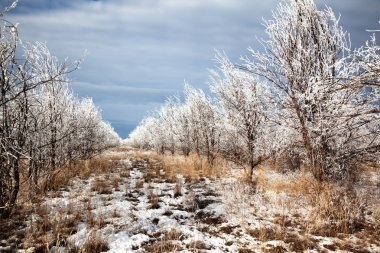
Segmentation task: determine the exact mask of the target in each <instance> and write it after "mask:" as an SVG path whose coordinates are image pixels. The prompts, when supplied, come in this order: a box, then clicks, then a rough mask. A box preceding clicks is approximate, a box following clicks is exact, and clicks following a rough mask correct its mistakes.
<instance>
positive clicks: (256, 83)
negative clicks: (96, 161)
mask: <svg viewBox="0 0 380 253" xmlns="http://www.w3.org/2000/svg"><path fill="white" fill-rule="evenodd" d="M264 26H265V31H266V34H267V36H268V38H267V39H262V40H260V41H259V42H260V43H261V45H262V46H263V50H262V51H255V50H253V49H249V52H250V56H247V57H243V58H242V63H241V64H237V65H236V64H232V63H231V62H230V61H229V60H228V58H227V57H226V56H225V55H224V54H218V55H217V57H216V59H217V63H218V65H219V66H218V69H217V70H216V71H213V72H212V73H211V78H210V79H211V81H210V89H211V91H212V92H213V94H214V97H211V98H209V97H207V96H206V95H205V94H204V93H203V92H202V91H198V90H195V89H192V88H190V87H188V86H187V87H186V88H185V97H186V98H185V101H184V102H182V103H181V102H180V101H179V100H178V99H174V100H173V99H171V100H170V101H168V102H167V103H166V105H164V106H163V107H162V108H161V109H160V113H158V114H157V115H156V116H155V117H154V122H155V124H152V121H153V119H147V120H145V121H143V122H142V123H141V124H140V126H139V127H138V128H137V129H136V130H135V131H134V132H133V133H132V134H131V135H130V141H132V142H133V143H135V144H136V145H137V146H144V147H148V148H158V147H159V149H160V150H161V152H164V150H171V152H174V151H180V152H182V153H183V154H185V155H188V154H189V153H191V152H194V153H197V154H200V155H204V156H207V157H208V158H209V160H212V157H215V156H217V155H220V156H223V157H225V158H227V159H229V160H232V161H234V162H236V163H238V164H242V165H245V166H247V167H248V168H251V169H253V168H254V167H255V166H256V165H257V164H259V163H260V162H262V161H263V160H266V159H268V158H271V159H278V158H281V157H282V158H283V157H287V159H289V160H290V161H292V162H291V167H293V169H297V168H301V167H302V168H305V169H308V170H310V171H311V172H312V174H313V175H314V177H315V178H316V179H318V180H320V181H323V180H331V179H333V180H347V179H349V178H350V177H351V176H354V175H355V172H356V170H357V168H358V166H359V165H363V164H365V163H378V162H379V161H378V158H377V157H378V155H379V150H380V149H379V147H380V146H379V144H380V138H379V134H380V131H379V118H380V114H379V109H380V108H379V93H380V82H379V81H380V80H379V77H380V67H379V66H380V56H379V51H380V47H379V46H378V45H377V44H376V41H375V37H374V36H373V37H371V38H370V41H368V42H367V43H366V44H365V45H364V46H363V47H361V48H358V49H352V48H351V45H350V43H349V37H348V35H347V33H346V32H345V31H344V30H343V29H342V27H341V26H340V25H339V19H338V18H337V17H336V16H335V15H334V13H333V11H332V9H331V8H329V7H325V9H324V10H318V9H317V8H316V5H315V4H314V1H312V0H304V1H293V0H287V1H281V2H280V3H279V5H278V6H277V8H276V9H275V10H274V11H273V17H272V19H270V20H266V21H265V22H264ZM146 136H150V139H151V140H153V139H154V141H149V140H150V139H148V138H146ZM151 136H156V138H152V137H151ZM158 136H162V137H163V136H164V138H161V139H160V138H158ZM169 143H170V144H169ZM294 167H295V168H294Z"/></svg>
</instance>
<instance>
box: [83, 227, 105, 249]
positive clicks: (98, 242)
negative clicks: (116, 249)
mask: <svg viewBox="0 0 380 253" xmlns="http://www.w3.org/2000/svg"><path fill="white" fill-rule="evenodd" d="M107 250H109V247H108V243H107V242H106V241H105V240H104V239H103V238H102V237H101V236H100V234H99V232H98V231H97V230H92V231H91V232H90V233H89V234H88V236H87V238H86V241H85V243H84V244H83V246H82V248H81V251H80V252H86V253H100V252H103V251H107Z"/></svg>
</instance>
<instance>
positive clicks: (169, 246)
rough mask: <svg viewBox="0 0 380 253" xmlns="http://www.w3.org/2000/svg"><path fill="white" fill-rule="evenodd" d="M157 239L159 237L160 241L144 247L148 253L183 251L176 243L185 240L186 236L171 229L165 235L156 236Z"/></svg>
mask: <svg viewBox="0 0 380 253" xmlns="http://www.w3.org/2000/svg"><path fill="white" fill-rule="evenodd" d="M156 237H159V240H157V241H155V242H153V243H151V244H148V245H146V246H145V247H144V249H145V251H146V252H155V253H161V252H177V251H179V250H182V248H181V247H180V246H179V245H178V244H177V243H176V242H175V241H180V240H182V239H184V235H183V234H182V233H181V232H179V231H177V230H175V229H170V230H169V231H167V232H165V233H164V234H159V235H156Z"/></svg>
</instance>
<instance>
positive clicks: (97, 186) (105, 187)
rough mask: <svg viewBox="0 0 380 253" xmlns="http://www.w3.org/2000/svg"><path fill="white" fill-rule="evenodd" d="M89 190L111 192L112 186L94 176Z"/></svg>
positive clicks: (103, 192)
mask: <svg viewBox="0 0 380 253" xmlns="http://www.w3.org/2000/svg"><path fill="white" fill-rule="evenodd" d="M91 191H96V192H98V193H99V194H111V193H112V187H111V185H110V184H109V182H108V181H107V180H104V179H102V178H96V179H95V180H94V182H92V183H91Z"/></svg>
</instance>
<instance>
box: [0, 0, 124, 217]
mask: <svg viewBox="0 0 380 253" xmlns="http://www.w3.org/2000/svg"><path fill="white" fill-rule="evenodd" d="M14 6H15V4H14V5H13V6H12V7H14ZM9 9H10V8H8V10H9ZM2 15H3V14H1V16H2ZM1 22H2V24H1V27H0V218H1V217H6V216H8V215H9V214H10V212H11V210H12V208H13V206H14V205H15V203H16V200H17V196H18V193H19V190H20V176H21V175H24V176H25V178H23V179H24V181H25V180H26V181H25V182H23V183H24V184H25V183H27V184H30V186H31V187H29V189H34V190H36V191H37V190H38V189H39V188H40V187H41V184H40V183H41V182H47V181H49V180H51V178H52V177H53V175H54V174H55V173H57V170H59V169H62V168H63V167H65V166H67V165H68V164H70V163H74V162H75V161H78V160H80V159H87V158H89V157H91V156H93V155H94V154H97V153H99V152H101V151H103V150H105V149H107V148H109V147H112V146H115V145H118V143H119V141H120V139H119V137H118V135H117V134H116V133H115V131H114V130H113V128H112V127H111V126H110V125H109V124H108V123H106V122H104V121H103V120H102V118H101V115H100V111H99V109H98V108H97V107H96V106H95V105H94V103H93V102H92V100H91V99H89V98H86V99H79V98H77V97H75V95H74V94H73V92H72V91H71V90H70V88H69V83H70V82H69V79H68V78H67V74H69V73H70V72H72V71H74V70H76V69H77V67H78V64H79V63H78V62H77V63H73V64H69V63H68V62H67V61H63V62H60V61H59V60H58V59H57V58H56V57H54V56H53V55H52V54H51V53H50V52H49V50H48V49H47V47H46V45H45V44H42V43H34V44H30V43H25V42H23V43H22V42H21V40H20V38H19V35H18V31H17V28H16V27H15V26H14V25H13V24H11V23H9V22H7V21H4V20H2V21H1Z"/></svg>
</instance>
